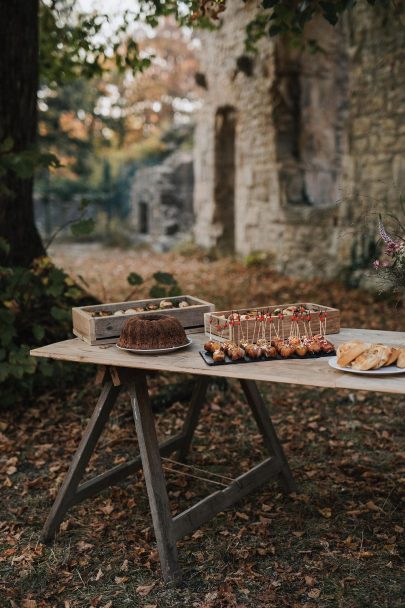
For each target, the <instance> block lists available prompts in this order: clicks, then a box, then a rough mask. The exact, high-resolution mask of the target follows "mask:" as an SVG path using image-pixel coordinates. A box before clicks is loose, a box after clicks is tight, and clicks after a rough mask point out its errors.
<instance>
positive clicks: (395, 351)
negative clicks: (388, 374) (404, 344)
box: [385, 346, 400, 367]
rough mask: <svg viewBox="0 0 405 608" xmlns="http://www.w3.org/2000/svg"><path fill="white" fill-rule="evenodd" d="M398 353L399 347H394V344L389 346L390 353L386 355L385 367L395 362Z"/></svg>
mask: <svg viewBox="0 0 405 608" xmlns="http://www.w3.org/2000/svg"><path fill="white" fill-rule="evenodd" d="M399 353H400V349H399V348H395V346H391V354H390V356H389V357H388V361H387V363H386V364H385V367H388V365H392V364H393V363H395V361H396V360H397V359H398V357H399Z"/></svg>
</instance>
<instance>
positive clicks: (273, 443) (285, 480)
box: [240, 380, 297, 492]
mask: <svg viewBox="0 0 405 608" xmlns="http://www.w3.org/2000/svg"><path fill="white" fill-rule="evenodd" d="M240 383H241V386H242V389H243V392H244V393H245V396H246V400H247V402H248V405H249V407H250V409H251V411H252V414H253V417H254V419H255V420H256V424H257V426H258V428H259V431H260V433H261V435H262V437H263V441H264V445H265V447H266V448H267V450H268V452H269V453H270V454H272V455H273V456H275V457H276V458H277V459H278V460H279V461H280V462H281V463H282V467H281V470H280V473H279V476H278V481H279V483H280V486H281V488H282V489H283V490H284V491H285V492H296V491H297V484H296V483H295V480H294V478H293V476H292V473H291V469H290V465H289V464H288V460H287V458H286V455H285V454H284V450H283V448H282V445H281V443H280V440H279V438H278V436H277V433H276V430H275V428H274V426H273V422H272V420H271V418H270V415H269V413H268V411H267V407H266V404H265V402H264V401H263V398H262V396H261V394H260V392H259V389H258V388H257V384H256V382H254V381H253V380H241V381H240Z"/></svg>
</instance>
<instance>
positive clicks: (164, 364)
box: [31, 328, 405, 394]
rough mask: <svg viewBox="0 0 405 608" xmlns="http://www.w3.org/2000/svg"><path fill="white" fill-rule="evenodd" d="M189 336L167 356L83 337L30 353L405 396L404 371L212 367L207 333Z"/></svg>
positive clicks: (372, 338)
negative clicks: (140, 352) (384, 373)
mask: <svg viewBox="0 0 405 608" xmlns="http://www.w3.org/2000/svg"><path fill="white" fill-rule="evenodd" d="M190 337H191V338H192V341H193V343H192V345H191V346H190V347H189V348H186V349H184V350H179V351H177V352H173V353H170V354H165V355H138V354H133V353H128V352H125V351H122V350H119V349H118V348H116V347H115V344H105V345H100V346H90V345H89V344H87V343H86V342H83V341H82V340H80V339H79V338H75V339H73V340H64V341H63V342H56V343H55V344H49V345H48V346H42V347H40V348H36V349H34V350H32V351H31V355H33V356H34V357H47V358H50V359H59V360H62V361H75V362H79V363H93V364H96V365H114V366H117V367H127V368H135V369H145V370H153V371H169V372H180V373H188V374H196V375H204V376H220V377H223V378H243V379H246V380H256V381H263V382H281V383H288V384H301V385H305V386H321V387H329V388H348V389H354V390H367V391H375V392H383V393H399V394H405V373H404V374H403V375H393V376H384V377H383V376H363V375H358V374H351V373H347V372H341V371H339V370H335V369H332V368H331V367H330V366H329V364H328V357H323V358H319V359H306V360H300V359H291V360H284V361H281V360H275V361H260V362H256V363H240V364H235V365H218V366H208V365H207V364H206V363H205V362H204V361H203V359H202V357H201V355H200V353H199V352H198V351H199V350H201V349H202V346H203V344H204V342H205V341H206V340H207V336H205V335H204V334H202V333H201V334H191V336H190ZM328 338H329V339H330V340H331V341H332V342H333V344H335V345H336V346H338V345H339V344H341V343H342V342H347V341H348V340H354V339H360V340H364V341H366V342H372V343H376V342H379V343H384V344H392V345H403V346H405V332H394V331H380V330H368V329H351V328H342V329H341V331H340V333H339V334H333V335H331V336H328Z"/></svg>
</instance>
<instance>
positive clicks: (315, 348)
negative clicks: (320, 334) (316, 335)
mask: <svg viewBox="0 0 405 608" xmlns="http://www.w3.org/2000/svg"><path fill="white" fill-rule="evenodd" d="M307 348H308V352H310V353H312V354H313V355H316V354H318V353H320V352H321V350H322V347H321V345H320V343H319V341H318V340H311V341H309V342H308V344H307Z"/></svg>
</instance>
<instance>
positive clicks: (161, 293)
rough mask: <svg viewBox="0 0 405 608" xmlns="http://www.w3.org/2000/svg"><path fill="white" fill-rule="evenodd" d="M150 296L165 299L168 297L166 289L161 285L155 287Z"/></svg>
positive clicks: (152, 288) (151, 289)
mask: <svg viewBox="0 0 405 608" xmlns="http://www.w3.org/2000/svg"><path fill="white" fill-rule="evenodd" d="M149 295H150V297H151V298H164V297H166V295H167V293H166V289H165V288H164V287H161V286H160V285H153V286H152V287H151V288H150V290H149Z"/></svg>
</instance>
